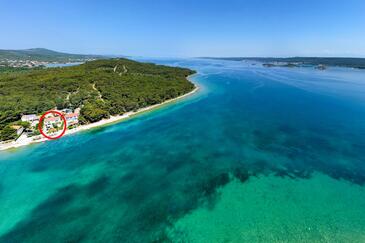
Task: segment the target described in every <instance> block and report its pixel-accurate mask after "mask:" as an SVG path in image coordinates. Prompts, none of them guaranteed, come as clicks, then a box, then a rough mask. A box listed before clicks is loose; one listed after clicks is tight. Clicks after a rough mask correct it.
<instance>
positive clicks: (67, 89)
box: [0, 58, 196, 149]
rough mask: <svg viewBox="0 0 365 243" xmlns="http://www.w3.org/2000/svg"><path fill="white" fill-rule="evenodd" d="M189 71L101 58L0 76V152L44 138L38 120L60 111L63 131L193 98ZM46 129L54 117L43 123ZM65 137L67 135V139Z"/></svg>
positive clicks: (54, 121)
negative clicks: (76, 64) (189, 96)
mask: <svg viewBox="0 0 365 243" xmlns="http://www.w3.org/2000/svg"><path fill="white" fill-rule="evenodd" d="M194 73H195V72H194V71H192V70H190V69H185V68H176V67H168V66H162V65H155V64H151V63H140V62H136V61H132V60H129V59H124V58H121V59H120V58H118V59H103V60H95V61H89V62H86V63H84V64H81V65H78V66H71V67H62V68H43V69H30V70H28V71H24V70H23V71H19V72H4V73H2V74H0V88H1V89H0V93H1V96H2V97H3V98H2V99H1V100H0V149H7V148H10V147H17V146H22V145H25V144H29V143H32V142H37V141H44V140H45V139H44V138H42V137H41V135H39V132H38V130H37V127H38V122H39V118H40V116H41V115H42V114H43V113H45V112H47V111H49V110H56V111H59V112H62V113H63V114H64V115H65V117H66V120H67V126H68V128H69V129H68V132H67V133H73V132H76V131H80V130H84V129H88V128H91V127H95V126H99V125H103V124H106V123H110V122H115V121H118V120H121V119H125V118H128V117H130V116H131V115H134V114H136V113H138V112H142V111H146V110H149V109H152V108H155V107H156V106H158V105H160V104H164V103H166V102H170V101H172V100H175V99H176V98H179V97H184V96H186V95H187V94H190V93H193V92H195V90H196V87H195V85H194V84H193V83H191V82H190V81H189V80H188V79H187V77H188V76H189V75H192V74H194ZM45 122H46V125H47V126H48V127H49V128H52V127H53V126H55V125H57V124H56V123H57V122H59V119H57V118H51V117H48V118H47V120H45ZM67 133H66V134H67Z"/></svg>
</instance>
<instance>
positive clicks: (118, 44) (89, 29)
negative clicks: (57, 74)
mask: <svg viewBox="0 0 365 243" xmlns="http://www.w3.org/2000/svg"><path fill="white" fill-rule="evenodd" d="M0 22H1V38H0V49H24V48H33V47H45V48H49V49H54V50H58V51H65V52H72V53H92V54H118V55H133V56H155V57H157V56H161V57H166V56H169V57H174V56H175V57H186V56H195V57H196V56H357V57H365V1H364V0H317V1H314V0H301V1H299V0H291V1H290V0H257V1H254V0H250V1H249V0H247V1H246V0H240V1H238V0H220V1H217V0H216V1H214V0H210V1H208V0H184V1H183V0H120V1H117V0H115V1H101V0H100V1H93V0H88V1H86V0H63V1H37V0H33V1H26V0H24V1H19V0H0Z"/></svg>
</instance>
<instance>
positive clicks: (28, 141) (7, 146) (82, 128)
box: [0, 74, 200, 151]
mask: <svg viewBox="0 0 365 243" xmlns="http://www.w3.org/2000/svg"><path fill="white" fill-rule="evenodd" d="M194 75H195V74H193V75H190V76H188V77H187V79H188V80H189V81H190V82H192V81H191V80H190V78H191V77H192V76H194ZM192 83H193V82H192ZM193 84H194V86H195V88H194V89H193V90H192V91H190V92H189V93H186V94H183V95H181V96H178V97H176V98H173V99H169V100H166V101H164V102H162V103H159V104H155V105H151V106H147V107H144V108H141V109H139V110H137V111H130V112H127V113H125V114H123V115H119V116H110V118H108V119H103V120H100V121H97V122H94V123H90V124H86V125H81V126H79V127H77V128H74V129H71V130H67V131H66V132H65V134H64V136H66V135H69V134H74V133H77V132H80V131H85V130H89V129H92V128H97V127H102V126H105V125H111V124H113V123H118V122H122V121H124V120H127V119H129V118H131V117H133V116H136V115H138V114H141V113H143V112H147V111H152V110H154V109H157V108H160V107H162V106H164V105H166V104H168V103H171V102H174V101H177V100H180V99H183V98H185V97H187V96H190V95H192V94H194V93H196V92H197V91H198V90H199V88H200V87H199V86H198V85H196V84H195V83H193ZM37 138H39V139H37ZM35 139H36V140H35ZM49 140H51V139H48V138H45V137H42V135H38V136H34V137H29V138H28V137H27V138H23V139H21V137H20V138H19V139H18V140H16V141H12V142H9V143H2V144H0V151H4V150H8V149H11V148H18V147H23V146H26V145H29V144H34V143H41V142H46V141H49Z"/></svg>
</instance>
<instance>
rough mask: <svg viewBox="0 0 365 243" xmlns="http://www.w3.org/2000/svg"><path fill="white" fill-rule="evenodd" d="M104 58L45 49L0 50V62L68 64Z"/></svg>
mask: <svg viewBox="0 0 365 243" xmlns="http://www.w3.org/2000/svg"><path fill="white" fill-rule="evenodd" d="M101 58H106V56H102V55H85V54H70V53H64V52H58V51H53V50H49V49H46V48H30V49H23V50H4V49H0V60H5V59H10V60H32V61H46V62H69V61H78V60H86V59H101Z"/></svg>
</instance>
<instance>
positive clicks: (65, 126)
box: [38, 111, 67, 139]
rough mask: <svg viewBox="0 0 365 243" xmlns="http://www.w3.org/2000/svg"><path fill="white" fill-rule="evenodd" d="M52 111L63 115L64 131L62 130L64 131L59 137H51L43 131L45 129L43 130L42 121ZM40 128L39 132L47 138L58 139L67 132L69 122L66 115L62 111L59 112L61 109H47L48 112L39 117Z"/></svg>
mask: <svg viewBox="0 0 365 243" xmlns="http://www.w3.org/2000/svg"><path fill="white" fill-rule="evenodd" d="M51 113H54V114H57V115H59V116H60V117H61V119H62V120H63V124H64V128H63V131H62V133H61V134H60V135H58V136H57V137H50V136H48V135H46V134H45V133H44V132H43V130H42V121H43V120H44V118H45V117H46V115H48V114H51ZM38 130H39V132H40V133H41V134H42V135H43V136H44V137H45V138H48V139H58V138H60V137H62V136H63V135H64V134H65V132H66V130H67V122H66V118H65V116H64V115H62V113H61V112H59V111H47V112H46V113H44V114H43V115H42V116H41V118H40V119H39V123H38Z"/></svg>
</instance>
